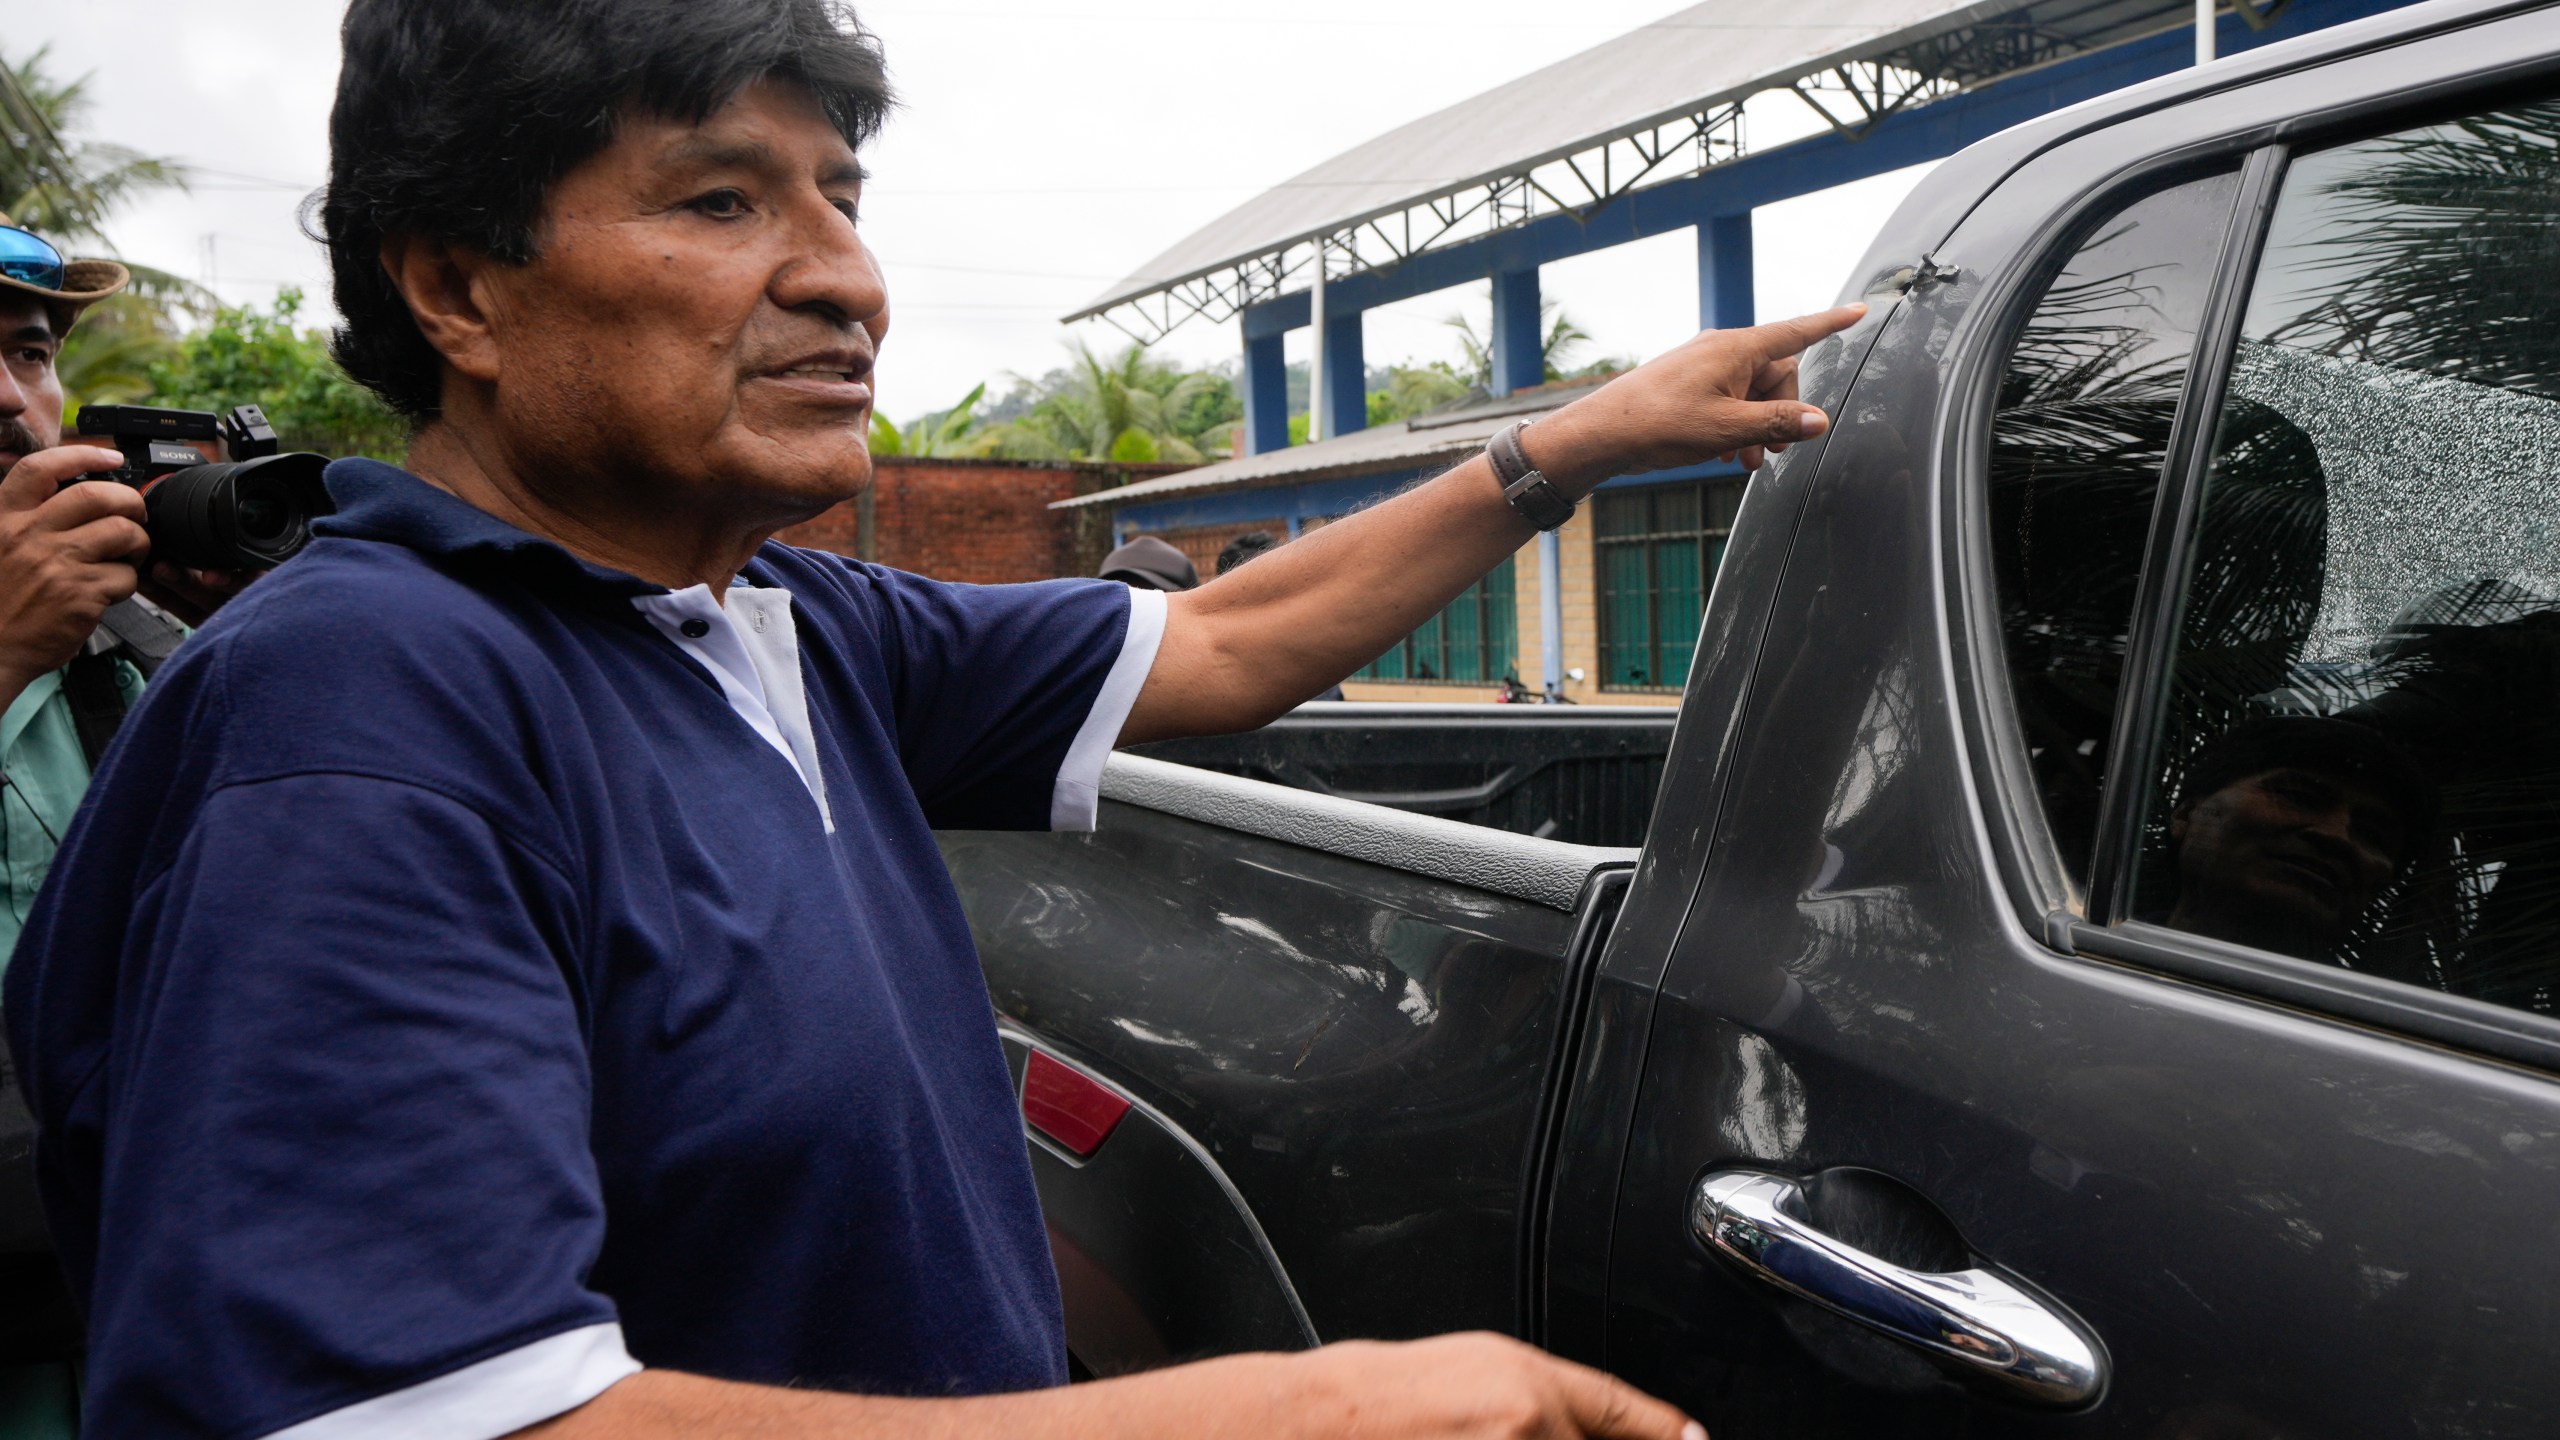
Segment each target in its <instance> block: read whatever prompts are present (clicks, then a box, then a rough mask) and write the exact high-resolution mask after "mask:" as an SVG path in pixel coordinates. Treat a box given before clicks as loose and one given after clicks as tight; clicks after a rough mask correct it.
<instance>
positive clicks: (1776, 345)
mask: <svg viewBox="0 0 2560 1440" xmlns="http://www.w3.org/2000/svg"><path fill="white" fill-rule="evenodd" d="M1866 317H1867V307H1866V306H1865V305H1864V304H1863V303H1859V304H1849V305H1841V306H1837V307H1834V308H1832V309H1829V310H1817V311H1815V312H1814V313H1812V314H1810V315H1799V316H1797V317H1795V318H1794V319H1792V320H1772V321H1770V322H1769V323H1768V324H1766V325H1754V326H1752V327H1751V338H1752V340H1753V342H1754V343H1756V344H1757V345H1758V346H1759V347H1760V353H1761V355H1762V356H1764V357H1765V358H1767V359H1770V360H1784V359H1786V358H1787V357H1788V356H1790V355H1801V354H1803V353H1804V352H1805V350H1806V348H1807V347H1809V346H1811V345H1812V344H1813V343H1814V342H1815V341H1817V340H1823V339H1827V338H1829V337H1831V336H1833V335H1837V334H1839V333H1840V332H1841V331H1843V330H1846V329H1848V328H1849V327H1850V326H1852V325H1855V324H1857V323H1858V322H1859V321H1861V320H1863V319H1865V318H1866Z"/></svg>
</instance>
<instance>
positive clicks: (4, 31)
mask: <svg viewBox="0 0 2560 1440" xmlns="http://www.w3.org/2000/svg"><path fill="white" fill-rule="evenodd" d="M342 4H343V0H255V3H250V0H70V3H62V0H45V3H37V0H0V36H5V37H7V48H8V51H9V53H10V54H12V55H13V56H14V55H16V54H19V53H22V52H23V50H24V49H25V48H26V47H27V46H29V45H30V44H31V43H44V44H49V45H50V46H51V47H52V54H53V68H54V70H55V72H56V73H57V74H68V75H78V74H84V73H86V74H92V75H94V80H93V82H92V90H93V94H94V95H95V97H96V100H97V104H96V106H95V108H94V109H93V111H92V112H91V115H90V118H89V123H88V126H87V130H88V133H89V134H91V135H92V136H94V137H96V138H101V139H106V140H112V141H115V142H117V143H120V144H125V145H130V146H133V147H135V148H137V149H140V150H144V151H146V152H149V153H152V154H159V155H171V156H176V157H178V158H180V159H183V160H185V161H187V162H189V163H190V164H192V165H194V166H195V167H197V171H198V175H199V179H198V181H197V184H196V186H195V188H194V190H193V192H192V193H190V194H185V195H167V196H162V197H158V198H154V199H151V200H148V201H146V202H143V203H140V204H137V205H135V206H134V207H133V208H132V209H131V210H130V211H129V212H128V213H127V214H126V215H125V216H124V218H123V219H122V220H121V221H119V222H118V223H117V224H116V225H115V226H114V227H113V238H114V240H115V242H116V245H117V246H118V248H119V249H120V250H121V251H122V252H123V253H124V254H125V255H127V256H128V257H131V258H134V259H138V260H142V261H145V262H148V263H151V264H154V265H159V266H162V267H164V268H167V269H171V270H176V271H179V272H182V273H185V274H188V275H193V276H196V277H198V278H200V279H204V280H207V281H209V282H210V283H211V284H212V285H213V286H214V287H215V288H216V289H217V290H218V291H219V292H220V293H221V294H222V295H223V296H224V297H226V298H227V299H231V300H234V301H257V302H261V303H263V302H264V301H266V300H267V299H269V298H271V297H272V296H273V294H274V293H275V291H276V289H277V287H279V286H281V285H288V284H290V285H298V286H301V287H302V288H303V289H304V290H305V291H306V292H307V293H308V294H309V296H310V297H311V298H310V301H309V302H308V304H307V306H306V313H316V314H317V315H319V316H320V317H322V318H325V317H326V316H327V315H328V313H329V311H328V295H327V292H328V285H327V279H326V273H327V272H326V269H325V267H324V266H323V265H322V264H321V262H320V259H319V257H318V254H317V252H316V250H315V249H314V247H313V246H312V245H311V244H310V243H309V242H308V241H306V240H304V239H303V238H302V236H301V233H300V231H299V229H298V228H297V226H296V222H295V207H296V205H297V203H298V202H299V201H300V199H301V198H302V196H303V195H304V194H305V193H307V192H308V191H309V190H310V189H311V188H313V187H314V186H316V185H318V184H319V182H320V181H321V179H322V178H323V177H324V175H325V173H326V170H327V159H328V139H327V119H328V109H329V99H330V93H331V90H332V87H333V86H334V85H335V83H336V71H337V18H338V14H339V11H340V9H341V7H342ZM1678 8H1680V6H1679V4H1678V3H1676V0H1577V3H1575V4H1573V5H1569V6H1559V5H1556V4H1555V3H1553V0H1292V3H1290V4H1286V5H1282V4H1277V3H1272V0H1261V3H1252V0H943V3H935V0H869V3H861V4H858V6H857V9H858V11H859V13H860V14H861V16H862V17H863V20H864V22H865V23H866V24H867V25H869V26H870V27H871V28H872V29H873V30H875V31H877V32H878V33H879V35H880V36H881V38H882V41H883V43H884V44H885V46H886V48H887V52H888V57H889V64H890V68H891V71H892V74H893V76H894V77H895V79H896V81H897V84H898V86H899V89H900V91H901V94H902V98H903V101H904V105H903V108H902V109H901V110H900V111H899V113H898V114H897V116H896V117H895V118H894V119H893V120H892V121H891V122H890V125H889V129H888V131H887V133H886V134H885V135H883V136H882V138H881V139H880V141H879V142H878V144H877V145H875V146H874V147H873V150H872V153H870V154H869V155H868V156H866V161H867V163H868V164H869V166H870V167H871V171H872V175H873V180H872V184H871V187H870V190H869V192H868V193H867V194H866V195H865V197H864V200H863V222H864V225H865V227H866V228H867V229H868V231H869V233H870V239H871V244H872V246H873V248H874V249H875V250H877V251H878V252H879V254H880V256H881V259H882V261H883V263H884V266H885V268H886V270H887V272H888V279H889V288H890V294H891V296H892V298H893V303H894V309H895V315H896V324H895V326H894V328H893V329H892V331H891V333H890V337H889V341H888V344H887V346H886V347H885V348H884V350H883V353H882V357H881V368H880V403H881V408H882V409H883V410H884V411H886V412H887V413H888V414H890V415H891V416H893V417H898V418H902V419H903V418H906V417H908V416H911V415H913V414H916V413H919V412H922V411H925V410H929V409H938V408H940V407H942V406H945V405H948V404H949V403H951V402H952V401H954V400H956V399H958V398H959V397H960V396H961V395H962V394H964V393H966V392H967V390H968V388H969V387H970V386H971V385H974V384H976V383H977V382H978V381H980V380H988V381H991V382H994V383H993V384H992V385H991V389H994V390H1001V389H1003V388H1004V377H1005V375H1006V374H1007V373H1008V372H1018V373H1023V374H1031V375H1037V374H1039V373H1040V372H1042V371H1045V370H1047V369H1049V368H1051V367H1053V366H1055V365H1057V364H1059V363H1061V362H1062V361H1063V359H1064V349H1063V345H1064V342H1065V341H1066V340H1067V339H1068V337H1069V336H1071V335H1077V334H1082V335H1085V336H1086V337H1087V338H1088V339H1090V340H1091V341H1092V342H1093V343H1095V344H1097V345H1100V344H1107V343H1115V342H1117V341H1118V339H1119V337H1118V335H1117V333H1116V332H1114V331H1111V330H1109V329H1108V328H1106V327H1102V326H1100V325H1099V324H1098V323H1096V324H1089V325H1087V326H1082V327H1074V328H1072V329H1071V328H1069V327H1065V326H1061V325H1060V324H1058V320H1057V317H1058V316H1060V315H1061V314H1064V313H1065V312H1066V311H1068V310H1070V309H1073V308H1075V307H1076V305H1077V304H1079V303H1080V302H1082V301H1084V300H1085V299H1088V298H1089V297H1091V296H1092V295H1094V294H1095V293H1096V292H1098V291H1100V290H1101V289H1102V288H1103V287H1104V286H1105V285H1107V284H1109V283H1110V282H1111V281H1113V280H1116V279H1118V278H1120V277H1121V276H1123V275H1126V274H1128V273H1129V272H1130V271H1132V270H1134V269H1135V268H1137V267H1138V266H1139V265H1140V264H1142V263H1144V262H1145V261H1146V260H1148V259H1150V258H1151V257H1153V256H1154V255H1156V254H1157V253H1158V252H1160V251H1162V250H1164V249H1166V248H1167V247H1168V246H1170V245H1172V244H1173V243H1174V242H1175V241H1177V240H1179V239H1181V238H1182V237H1183V236H1185V235H1187V234H1189V233H1190V232H1191V231H1193V230H1195V229H1197V228H1198V227H1199V226H1201V225H1202V224H1205V223H1206V222H1208V221H1210V220H1212V219H1215V218H1216V217H1217V216H1218V215H1220V214H1222V213H1224V212H1225V211H1227V210H1228V209H1231V208H1233V207H1234V206H1236V205H1238V204H1241V203H1242V202H1244V201H1245V200H1248V199H1250V198H1252V197H1253V196H1254V195H1255V194H1257V193H1258V192H1260V191H1261V190H1263V189H1264V188H1266V187H1268V186H1270V185H1271V184H1273V183H1275V182H1277V181H1280V180H1283V179H1286V178H1288V177H1289V176H1291V175H1294V174H1296V173H1297V172H1299V171H1301V170H1304V169H1306V168H1307V167H1309V166H1311V165H1314V164H1316V163H1317V162H1319V161H1322V160H1324V159H1326V158H1328V157H1330V156H1332V155H1335V154H1338V153H1340V152H1341V151H1343V150H1346V149H1349V148H1350V147H1351V146H1353V145H1356V144H1358V143H1360V142H1361V141H1363V140H1366V139H1369V138H1370V137H1372V136H1374V135H1376V134H1378V133H1380V132H1381V131H1384V130H1387V129H1390V128H1392V127H1394V126H1396V125H1399V124H1402V123H1404V122H1405V121H1408V120H1411V119H1414V118H1416V117H1418V116H1421V115H1424V114H1427V113H1429V112H1431V111H1433V110H1436V109H1439V108H1441V107H1443V106H1446V105H1449V104H1452V103H1454V102H1456V101H1459V100H1462V99H1465V98H1466V97H1468V96H1470V95H1473V94H1476V93H1478V92H1480V91H1482V90H1485V89H1487V88H1490V87H1491V86H1493V85H1496V84H1499V83H1501V82H1502V81H1505V80H1508V79H1511V78H1513V77H1515V76H1518V75H1521V74H1525V73H1527V72H1528V71H1531V70H1534V69H1537V68H1538V67H1540V66H1542V65H1545V64H1547V63H1549V62H1550V61H1552V60H1555V59H1557V58H1560V57H1562V56H1564V55H1567V54H1570V53H1572V52H1574V51H1577V50H1581V49H1585V48H1588V47H1589V46H1592V45H1596V44H1598V43H1600V42H1601V41H1603V40H1607V39H1609V38H1611V37H1612V36H1615V35H1618V34H1621V33H1623V32H1625V31H1627V30H1629V29H1632V28H1633V27H1635V26H1637V25H1640V24H1642V23H1644V22H1645V21H1648V20H1652V19H1656V18H1658V17H1660V16H1662V15H1664V14H1667V13H1669V12H1670V11H1672V10H1675V9H1678ZM1786 104H1787V105H1788V106H1793V105H1794V102H1793V101H1792V100H1788V101H1787V102H1786ZM1800 123H1802V122H1801V121H1799V120H1798V119H1797V117H1794V116H1792V115H1789V114H1783V113H1776V112H1772V113H1770V114H1769V115H1767V116H1765V117H1764V116H1762V115H1760V114H1757V113H1755V117H1754V124H1755V127H1756V128H1755V131H1754V135H1755V139H1756V140H1758V141H1760V142H1761V143H1767V142H1768V141H1769V140H1771V139H1773V138H1776V137H1775V136H1774V135H1773V134H1772V133H1771V127H1772V126H1775V125H1788V126H1792V125H1795V124H1800ZM1919 173H1920V172H1918V171H1905V172H1901V173H1898V174H1895V175H1888V176H1883V177H1880V178H1878V179H1875V180H1871V181H1867V182H1863V183H1862V184H1859V185H1854V186H1848V187H1843V189H1841V190H1839V191H1834V192H1831V193H1829V194H1827V195H1821V196H1814V197H1808V198H1806V199H1804V200H1799V201H1792V202H1789V203H1787V204H1785V205H1781V206H1772V207H1766V208H1764V209H1762V210H1761V211H1760V212H1759V214H1758V216H1757V220H1756V232H1757V234H1756V249H1757V251H1758V259H1759V275H1758V287H1757V289H1758V295H1757V301H1758V305H1759V310H1760V313H1761V315H1762V316H1763V317H1771V316H1775V315H1778V314H1781V313H1794V312H1797V311H1801V310H1808V309H1815V308H1819V307H1820V306H1822V305H1824V304H1827V303H1829V301H1830V299H1831V297H1832V296H1833V294H1834V293H1835V292H1837V291H1838V289H1839V288H1840V286H1841V284H1842V282H1843V281H1844V279H1845V278H1846V277H1847V274H1848V271H1849V268H1850V267H1851V266H1852V265H1853V264H1854V263H1855V262H1856V260H1857V258H1858V256H1859V254H1860V252H1861V251H1862V250H1863V249H1864V248H1865V245H1866V243H1867V240H1868V238H1869V236H1870V235H1871V234H1872V232H1873V230H1874V228H1875V226H1876V225H1877V224H1878V223H1880V222H1881V221H1882V219H1883V217H1884V216H1885V214H1886V213H1887V212H1888V211H1889V210H1890V209H1891V208H1892V205H1893V203H1894V202H1895V201H1897V200H1899V199H1900V198H1901V196H1902V194H1903V192H1904V191H1906V190H1907V189H1908V188H1909V187H1910V185H1911V184H1912V183H1914V182H1915V181H1916V180H1917V178H1918V174H1919ZM1543 281H1544V288H1545V290H1546V293H1547V294H1548V295H1549V296H1550V297H1552V298H1555V299H1557V300H1559V301H1561V302H1562V304H1563V306H1564V308H1565V311H1566V313H1568V314H1569V315H1571V316H1572V317H1573V318H1574V319H1575V320H1576V321H1577V322H1579V323H1580V324H1581V325H1582V327H1583V328H1584V329H1586V330H1589V331H1591V332H1592V333H1593V335H1594V336H1595V337H1596V345H1595V347H1594V349H1593V351H1592V355H1593V356H1595V357H1596V356H1597V355H1599V354H1604V353H1610V354H1629V355H1635V356H1638V357H1644V356H1650V355H1653V354H1657V353H1659V352H1660V351H1662V350H1664V349H1666V348H1668V347H1669V346H1671V345H1673V344H1675V343H1677V342H1678V341H1679V340H1680V339H1681V338H1683V337H1684V336H1685V335H1687V334H1688V333H1689V331H1690V328H1691V327H1692V326H1693V325H1694V324H1695V317H1696V313H1697V298H1696V297H1697V275H1696V261H1695V258H1694V249H1693V246H1692V242H1691V240H1690V236H1689V232H1686V231H1683V232H1680V233H1677V234H1673V235H1666V236H1660V237H1657V238H1655V239H1653V240H1650V241H1644V242H1640V243H1637V244H1634V245H1626V246H1620V247H1617V248H1614V249H1610V250H1604V251H1600V252H1597V253H1595V254H1592V255H1589V256H1583V257H1578V258H1576V259H1574V260H1570V261H1566V262H1563V263H1561V264H1557V265H1551V266H1548V267H1547V268H1546V271H1545V273H1544V277H1543ZM1488 304H1489V298H1488V296H1487V294H1486V292H1485V289H1484V287H1483V286H1482V285H1481V284H1479V285H1476V286H1472V287H1462V288H1460V289H1456V290H1451V291H1446V292H1442V293H1440V294H1437V295H1430V296H1424V297H1421V298H1419V299H1416V300H1410V301H1406V302H1403V303H1401V304H1399V305H1396V306H1392V307H1389V308H1388V309H1386V310H1384V311H1380V312H1373V313H1372V315H1371V317H1370V319H1369V321H1368V324H1367V326H1366V330H1365V334H1366V339H1367V344H1368V351H1369V358H1370V360H1371V362H1372V363H1387V362H1392V361H1398V360H1405V359H1415V360H1427V359H1432V358H1439V357H1451V358H1453V357H1454V355H1455V345H1454V342H1453V337H1452V335H1451V332H1449V331H1448V330H1447V329H1446V328H1445V326H1443V325H1442V324H1441V321H1442V320H1443V318H1444V317H1446V316H1449V315H1451V314H1454V313H1458V312H1460V311H1461V310H1464V311H1467V312H1469V313H1478V314H1480V312H1481V311H1483V309H1484V308H1485V307H1486V306H1487V305H1488ZM1478 323H1479V325H1480V326H1481V323H1482V321H1481V319H1480V318H1479V322H1478ZM1304 334H1305V332H1304V331H1300V332H1297V335H1296V337H1294V338H1295V339H1296V340H1297V344H1296V345H1295V346H1293V350H1292V354H1293V356H1299V355H1303V353H1304ZM1237 347H1238V341H1237V338H1236V332H1235V327H1234V324H1233V323H1232V322H1229V323H1228V324H1225V325H1210V324H1207V323H1206V322H1201V321H1194V322H1193V323H1192V324H1191V325H1189V326H1187V327H1185V328H1183V329H1182V330H1179V331H1177V332H1176V333H1175V334H1174V335H1173V337H1172V338H1171V339H1169V340H1167V341H1166V342H1164V347H1163V348H1164V350H1165V352H1167V353H1169V354H1171V355H1172V356H1174V357H1177V358H1179V359H1182V360H1185V361H1191V362H1208V361H1216V360H1223V359H1227V358H1229V357H1230V356H1232V355H1234V354H1235V353H1236V350H1237ZM241 398H242V399H243V400H246V399H249V398H252V397H246V396H244V397H241Z"/></svg>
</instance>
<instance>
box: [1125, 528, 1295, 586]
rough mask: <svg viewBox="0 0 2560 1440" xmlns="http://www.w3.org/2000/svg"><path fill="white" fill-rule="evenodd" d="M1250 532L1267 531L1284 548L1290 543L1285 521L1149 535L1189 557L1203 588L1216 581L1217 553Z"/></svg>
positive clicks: (1166, 531) (1171, 531) (1169, 531)
mask: <svg viewBox="0 0 2560 1440" xmlns="http://www.w3.org/2000/svg"><path fill="white" fill-rule="evenodd" d="M1253 530H1268V531H1270V532H1271V538H1272V539H1274V540H1277V541H1280V542H1281V543H1282V544H1284V545H1285V544H1287V543H1288V540H1289V522H1288V521H1286V520H1245V521H1240V522H1238V523H1236V524H1233V525H1197V526H1193V527H1191V528H1189V529H1184V530H1156V531H1152V532H1150V533H1151V534H1153V535H1154V536H1155V537H1156V538H1157V539H1159V540H1162V541H1163V542H1164V543H1166V544H1167V545H1170V546H1172V547H1173V548H1174V549H1176V550H1179V551H1181V552H1182V553H1183V554H1184V555H1185V556H1187V557H1189V558H1190V561H1191V568H1193V569H1195V570H1197V571H1199V572H1200V581H1201V583H1202V584H1204V585H1205V584H1207V583H1208V582H1209V581H1211V580H1214V579H1216V578H1218V552H1219V551H1221V550H1224V549H1226V548H1227V542H1228V541H1230V540H1233V539H1235V538H1236V537H1237V536H1239V535H1242V534H1245V533H1247V532H1248V531H1253Z"/></svg>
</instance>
